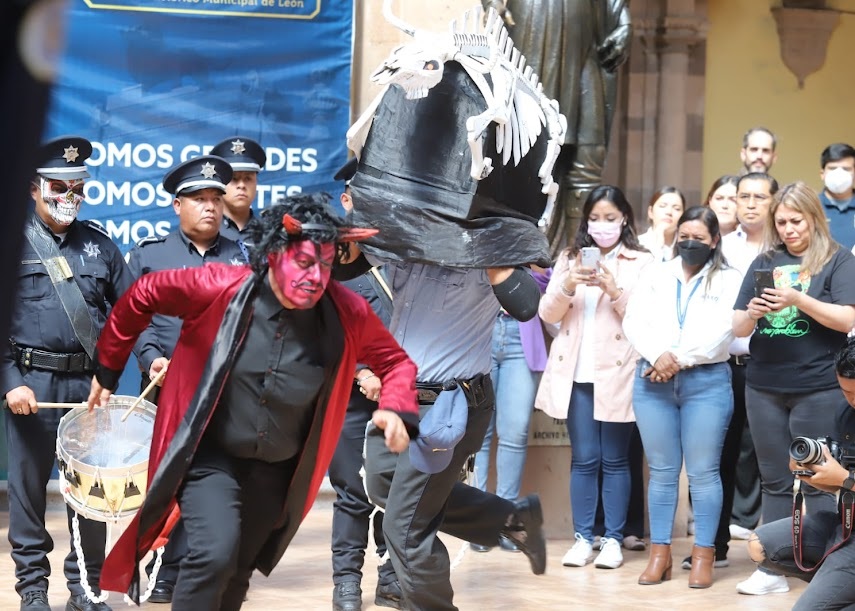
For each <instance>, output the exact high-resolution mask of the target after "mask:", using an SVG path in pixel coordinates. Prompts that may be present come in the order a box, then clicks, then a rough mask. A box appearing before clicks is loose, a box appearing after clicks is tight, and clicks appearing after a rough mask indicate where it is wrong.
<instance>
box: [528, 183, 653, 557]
mask: <svg viewBox="0 0 855 611" xmlns="http://www.w3.org/2000/svg"><path fill="white" fill-rule="evenodd" d="M592 247H593V248H594V249H595V250H590V251H589V252H587V253H585V259H586V261H587V262H588V263H589V264H590V259H592V258H594V257H596V258H597V259H598V261H597V262H596V263H595V264H593V265H590V266H589V265H583V263H582V257H583V253H582V249H583V248H588V249H591V248H592ZM589 258H590V259H589ZM652 261H653V256H652V255H651V254H650V253H648V252H647V251H646V250H645V249H644V248H643V247H641V246H640V245H639V243H638V237H637V235H636V232H635V223H634V219H633V214H632V207H631V206H630V205H629V202H627V200H626V196H625V195H624V194H623V192H622V191H621V190H620V189H618V188H617V187H612V186H605V185H604V186H600V187H597V188H596V189H594V190H593V191H591V193H590V195H589V196H588V199H587V201H586V202H585V206H584V208H583V209H582V222H581V224H580V226H579V230H578V232H577V233H576V238H575V242H574V244H573V245H572V246H571V247H569V248H567V249H565V250H564V251H563V252H562V253H561V255H560V256H559V258H558V261H557V262H556V264H555V268H554V271H553V274H552V278H551V280H550V281H549V286H548V287H547V289H546V293H545V294H544V295H543V297H542V299H541V301H540V310H539V313H540V317H541V318H542V319H543V320H544V322H546V323H550V324H556V323H559V322H560V323H561V327H560V330H559V332H558V335H557V336H556V338H555V340H554V341H553V343H552V348H551V350H550V353H549V359H548V360H547V363H546V369H545V371H544V373H543V379H542V381H541V384H540V388H539V389H538V393H537V399H536V400H535V407H537V408H538V409H541V410H543V411H544V412H546V413H547V414H549V415H550V416H552V417H554V418H566V419H567V431H568V433H569V434H570V444H571V446H572V448H573V458H572V462H571V466H570V506H571V508H572V510H573V525H574V528H575V531H576V534H575V536H576V543H575V544H574V545H573V547H572V548H571V549H570V551H568V552H567V554H566V555H565V556H564V559H563V561H562V562H563V564H564V566H585V565H586V564H588V563H589V562H590V561H591V559H592V558H593V541H594V532H593V530H594V518H595V514H596V510H597V503H598V501H599V497H600V486H599V472H600V468H601V467H602V470H603V491H602V493H603V509H604V513H605V526H606V532H605V535H604V536H603V538H602V541H601V547H600V553H599V555H598V556H597V559H596V561H595V565H596V566H597V567H600V568H617V567H619V566H620V565H621V564H622V563H623V555H622V553H621V542H622V540H623V529H624V524H625V522H626V513H627V506H628V503H629V492H630V472H629V442H630V437H631V435H632V430H633V422H634V420H635V417H634V415H633V411H632V379H633V374H634V372H635V363H636V360H637V358H638V355H637V354H636V352H635V350H633V348H632V346H631V345H630V344H629V342H628V341H627V340H626V338H625V337H624V335H623V329H622V328H621V322H622V320H623V314H624V310H625V308H626V303H627V301H628V299H629V295H630V293H631V292H632V289H633V286H634V285H635V282H636V280H637V279H638V276H639V274H640V272H641V270H642V269H643V268H644V267H645V266H646V265H647V264H649V263H651V262H652Z"/></svg>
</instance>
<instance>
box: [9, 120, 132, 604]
mask: <svg viewBox="0 0 855 611" xmlns="http://www.w3.org/2000/svg"><path fill="white" fill-rule="evenodd" d="M91 154H92V145H91V144H90V142H89V141H88V140H86V139H84V138H80V137H75V136H65V137H61V138H57V139H55V140H52V141H51V142H48V143H47V144H45V145H44V146H43V147H42V149H41V151H40V163H39V166H38V169H37V170H36V176H35V178H34V179H33V181H32V185H31V187H30V194H31V195H32V198H33V200H34V201H35V209H34V211H33V213H32V214H31V216H30V218H29V220H28V222H27V225H26V227H25V236H26V237H25V240H24V245H23V250H22V252H21V258H20V266H19V272H18V287H17V295H16V299H15V305H14V310H15V313H14V314H13V317H12V321H11V325H10V332H9V344H8V347H7V349H6V350H3V351H0V354H1V355H2V356H0V392H2V395H3V397H4V398H5V404H6V406H7V407H8V408H9V411H8V412H6V413H5V416H4V418H5V421H6V443H7V446H8V451H9V542H10V543H11V545H12V559H13V560H14V562H15V575H16V577H17V579H18V581H17V583H16V585H15V589H16V590H17V592H18V594H19V595H20V596H21V609H22V610H23V609H26V610H28V611H50V605H49V603H48V597H47V590H48V575H49V574H50V564H49V561H48V553H49V552H50V551H51V550H52V549H53V540H52V539H51V536H50V534H49V533H48V532H47V530H46V528H45V505H46V502H47V492H46V488H47V483H48V480H49V479H50V474H51V470H52V468H53V465H54V452H55V447H56V432H57V426H58V423H59V419H60V417H61V416H62V413H60V412H59V410H55V409H45V410H40V409H39V408H38V406H39V402H70V403H77V402H81V401H84V400H85V399H86V396H87V393H88V387H89V382H90V381H91V378H92V371H93V369H94V368H93V365H92V363H93V361H92V357H93V351H94V345H95V341H96V340H97V339H98V334H99V333H100V331H101V328H102V327H103V325H104V321H105V320H106V317H107V310H108V307H109V305H108V304H114V303H116V301H117V300H118V298H119V296H120V295H121V294H122V293H123V292H124V291H125V290H126V289H127V288H128V286H130V284H131V282H132V280H133V277H132V276H131V274H130V273H129V272H128V269H127V267H126V265H125V262H124V260H123V259H122V255H121V253H120V252H119V249H118V248H117V247H116V246H115V244H113V242H112V241H111V240H110V238H109V236H108V235H107V234H106V232H104V230H103V229H101V228H100V227H99V226H98V225H96V224H94V223H91V222H88V221H82V222H81V221H78V220H77V213H78V212H79V210H80V204H81V203H82V201H83V197H84V195H83V185H84V180H85V179H86V178H88V177H89V174H88V173H87V171H86V166H85V165H84V161H85V160H86V159H87V158H88V157H89V156H90V155H91ZM68 312H70V313H71V314H69V313H68ZM68 514H69V525H70V524H71V518H72V517H73V512H72V510H71V509H70V508H69V509H68ZM79 528H80V536H81V546H82V550H83V552H84V553H83V555H84V560H85V566H86V570H87V573H88V577H87V580H86V582H87V583H88V585H89V586H90V587H91V589H92V590H94V593H97V592H98V580H99V576H100V572H101V564H102V563H103V561H104V548H105V543H106V528H105V524H104V523H101V522H94V521H90V520H87V519H85V518H83V517H80V518H79ZM64 569H65V577H66V580H67V582H68V589H69V590H70V592H71V597H70V598H69V600H68V603H67V605H66V607H65V608H66V611H105V610H109V609H110V608H109V607H108V606H107V605H106V604H104V603H97V602H93V601H92V600H90V599H89V597H88V596H87V595H86V593H85V583H84V582H82V580H81V575H80V570H79V568H78V557H77V553H76V552H75V550H74V548H73V547H72V549H71V551H70V552H69V554H68V555H67V556H66V559H65V565H64Z"/></svg>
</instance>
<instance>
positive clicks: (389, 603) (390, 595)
mask: <svg viewBox="0 0 855 611" xmlns="http://www.w3.org/2000/svg"><path fill="white" fill-rule="evenodd" d="M403 599H404V594H403V592H401V584H400V583H398V580H397V579H396V580H395V581H393V582H392V583H387V584H386V585H383V584H382V583H378V584H377V591H376V592H375V593H374V604H375V605H377V606H378V607H390V608H392V609H403V608H404V606H403V605H404V603H403Z"/></svg>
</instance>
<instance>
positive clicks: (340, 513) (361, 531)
mask: <svg viewBox="0 0 855 611" xmlns="http://www.w3.org/2000/svg"><path fill="white" fill-rule="evenodd" d="M342 284H344V285H345V286H346V287H347V288H349V289H350V290H352V291H354V292H355V293H358V294H359V295H361V296H362V297H364V298H365V300H366V301H368V303H369V304H370V305H371V308H372V309H373V310H374V313H375V314H377V316H378V317H379V318H380V320H382V321H383V324H384V325H385V326H386V327H388V326H389V322H390V320H391V318H392V301H391V299H390V298H389V296H388V295H387V294H386V292H385V291H384V290H383V288H382V285H380V284H379V282H378V281H377V279H376V278H375V277H374V276H373V275H372V274H371V273H370V272H369V273H366V274H364V275H362V276H359V277H358V278H354V279H353V280H348V281H346V282H343V283H342ZM376 409H377V403H376V402H375V401H370V400H368V399H367V398H366V397H364V396H363V395H362V393H361V392H360V391H359V386H358V385H357V384H356V381H355V380H354V382H353V388H352V389H351V392H350V402H349V403H348V405H347V412H346V414H345V417H344V426H343V427H342V430H341V436H340V437H339V440H338V445H337V446H336V450H335V454H334V455H333V458H332V461H331V462H330V466H329V469H328V473H329V478H330V484H331V485H332V487H333V489H334V490H335V492H336V500H335V502H334V503H333V522H332V564H333V583H334V584H335V585H338V584H340V583H345V582H348V581H357V582H359V581H361V580H362V565H363V562H364V560H365V549H366V547H367V546H368V523H369V520H370V519H371V513H372V512H373V511H374V509H375V507H374V505H373V504H372V503H371V502H370V501H369V500H368V497H367V496H366V494H365V486H364V484H363V483H362V476H361V475H360V474H359V469H360V467H361V466H362V447H363V445H364V441H365V426H366V424H367V423H368V421H369V420H371V415H372V414H373V413H374V410H376ZM374 542H375V545H376V546H377V553H378V555H380V556H383V555H385V553H386V542H385V540H384V538H383V512H382V511H378V512H377V513H376V514H375V517H374ZM377 582H378V585H381V586H387V585H390V584H392V583H394V582H395V570H394V569H393V568H392V562H391V561H390V560H387V561H386V562H385V563H383V564H382V565H381V566H380V567H379V568H378V580H377Z"/></svg>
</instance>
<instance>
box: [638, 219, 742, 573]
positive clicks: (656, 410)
mask: <svg viewBox="0 0 855 611" xmlns="http://www.w3.org/2000/svg"><path fill="white" fill-rule="evenodd" d="M677 252H678V256H677V257H676V258H675V259H673V260H671V261H667V262H664V263H659V264H656V265H651V266H650V267H648V268H647V270H645V273H644V275H643V277H642V278H641V279H640V280H639V284H638V288H637V289H636V291H635V293H634V294H633V296H632V298H631V299H630V302H629V305H628V306H627V312H626V316H625V317H624V321H623V328H624V331H625V332H626V336H627V337H628V338H629V341H630V342H631V343H632V345H633V346H634V347H635V349H636V350H637V351H638V352H639V353H640V354H641V357H642V359H641V361H640V362H639V364H638V369H637V375H636V377H635V383H634V385H633V406H634V408H635V417H636V421H637V423H638V429H639V431H640V432H641V440H642V442H643V444H644V451H645V454H646V455H647V462H648V465H649V466H650V483H649V488H648V497H647V501H648V510H649V515H650V541H651V544H652V545H651V552H650V562H649V564H648V566H647V569H646V570H645V571H644V573H642V575H641V577H640V578H639V580H638V582H639V583H640V584H642V585H650V584H656V583H661V582H662V581H663V580H667V579H670V577H671V565H672V559H671V530H672V527H673V524H674V511H675V509H676V507H677V494H678V489H679V476H680V469H681V466H682V464H683V459H684V458H685V461H686V472H687V474H688V476H689V490H690V491H691V495H692V502H693V509H694V514H695V546H694V548H693V549H692V568H691V573H690V575H689V587H692V588H707V587H709V586H710V585H712V568H713V561H714V556H715V533H716V529H717V527H718V518H719V513H720V512H721V502H722V491H721V478H720V476H719V463H720V460H721V447H722V444H723V443H724V434H725V431H726V430H727V426H728V423H729V422H730V416H731V414H732V413H733V391H732V389H731V385H730V368H729V367H728V365H727V360H728V357H729V355H728V345H729V344H730V341H731V339H732V338H733V334H732V331H731V317H732V309H733V303H734V299H735V298H736V295H737V293H738V292H739V287H740V284H741V281H742V275H741V274H740V273H739V272H738V271H736V270H735V269H733V268H731V267H728V265H727V262H726V261H725V260H724V256H723V255H722V253H721V235H720V232H719V226H718V220H717V219H716V215H715V213H714V212H713V211H712V210H710V209H709V208H702V207H694V208H689V209H688V210H686V212H684V213H683V215H682V216H681V217H680V220H679V223H678V227H677Z"/></svg>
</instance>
